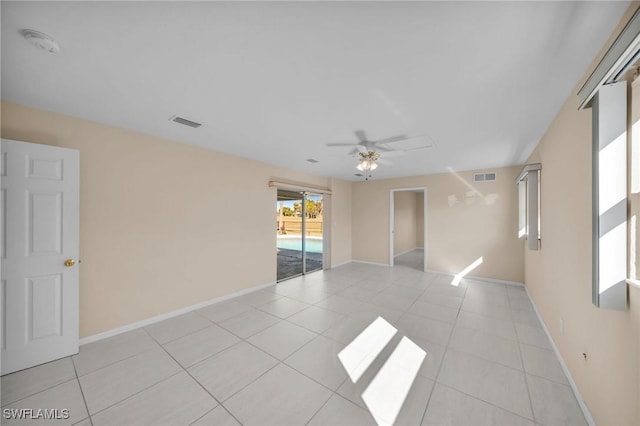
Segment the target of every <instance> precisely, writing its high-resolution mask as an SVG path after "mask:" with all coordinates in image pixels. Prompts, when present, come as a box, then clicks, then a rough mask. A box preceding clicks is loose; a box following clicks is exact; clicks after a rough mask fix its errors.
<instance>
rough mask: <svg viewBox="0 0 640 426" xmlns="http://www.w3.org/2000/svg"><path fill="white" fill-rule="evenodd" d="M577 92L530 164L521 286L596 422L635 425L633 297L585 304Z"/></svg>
mask: <svg viewBox="0 0 640 426" xmlns="http://www.w3.org/2000/svg"><path fill="white" fill-rule="evenodd" d="M635 8H637V3H636V4H634V5H633V6H632V9H630V11H629V13H627V15H626V18H625V19H624V20H623V22H622V23H621V24H620V26H619V27H618V30H617V31H619V30H620V29H622V27H623V25H624V22H626V21H627V20H628V19H629V18H630V16H631V14H632V12H633V11H634V10H635ZM614 38H615V34H614V35H612V37H611V39H610V41H609V43H611V42H612V41H613V39H614ZM604 51H605V49H603V50H602V52H601V54H600V56H598V57H597V58H595V60H594V62H593V63H592V66H591V67H590V69H589V71H588V72H587V73H585V76H584V77H583V81H584V79H586V77H587V76H588V75H589V74H590V72H591V71H592V70H593V68H594V67H595V64H597V62H598V61H599V60H600V58H601V55H602V54H604ZM581 85H582V81H581V82H579V83H578V84H577V85H576V88H575V90H574V91H573V92H572V93H571V95H570V96H569V98H568V100H567V102H566V103H565V105H564V107H563V108H562V110H561V111H560V112H559V114H558V115H557V117H556V118H555V120H554V122H553V123H552V125H551V126H550V128H549V129H548V131H547V133H546V134H545V136H544V137H543V139H542V140H541V141H540V143H539V144H538V146H537V148H536V150H535V152H534V153H533V154H532V156H531V158H530V159H529V162H541V163H542V172H541V226H542V229H541V238H542V248H541V250H540V251H538V252H536V251H529V250H526V249H525V283H526V285H527V287H528V290H529V293H530V294H531V296H532V298H533V300H534V302H535V304H536V306H537V307H538V309H539V310H540V312H541V315H542V317H543V319H544V322H545V324H546V325H547V327H548V329H549V330H550V332H551V334H552V336H553V340H554V341H555V343H556V345H557V346H558V348H559V350H560V352H561V354H562V357H563V359H564V361H565V362H566V364H567V366H568V368H569V370H570V371H571V375H572V377H573V379H574V380H575V382H576V384H577V386H578V389H579V390H580V393H581V394H582V396H583V398H584V400H585V402H586V404H587V406H588V408H589V410H590V412H591V414H592V415H593V417H594V419H595V422H596V423H597V424H599V425H638V424H640V412H639V410H640V408H639V407H640V389H639V384H638V383H639V381H640V377H639V375H638V370H639V368H640V356H639V354H638V339H639V330H640V293H639V292H640V290H638V289H636V288H630V290H629V296H630V298H629V299H630V307H629V310H627V311H623V312H617V311H608V310H603V309H597V308H596V307H594V306H593V304H592V303H591V256H592V253H591V110H589V109H587V110H583V111H579V110H578V97H577V96H576V93H577V90H578V88H579V87H581ZM561 320H563V321H564V333H561V330H560V321H561ZM582 353H586V354H587V360H585V359H584V358H583V356H582Z"/></svg>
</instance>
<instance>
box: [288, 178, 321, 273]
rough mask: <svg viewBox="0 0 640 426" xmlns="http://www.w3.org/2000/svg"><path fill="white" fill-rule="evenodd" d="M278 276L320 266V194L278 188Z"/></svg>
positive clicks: (315, 269)
mask: <svg viewBox="0 0 640 426" xmlns="http://www.w3.org/2000/svg"><path fill="white" fill-rule="evenodd" d="M276 223H277V228H276V229H277V240H276V241H277V251H278V255H277V262H278V263H277V279H278V281H282V280H286V279H289V278H293V277H296V276H299V275H303V274H306V273H308V272H313V271H317V270H321V269H322V247H323V239H322V235H323V231H324V227H323V219H322V195H317V194H308V193H305V192H295V191H287V190H283V189H278V198H277V201H276Z"/></svg>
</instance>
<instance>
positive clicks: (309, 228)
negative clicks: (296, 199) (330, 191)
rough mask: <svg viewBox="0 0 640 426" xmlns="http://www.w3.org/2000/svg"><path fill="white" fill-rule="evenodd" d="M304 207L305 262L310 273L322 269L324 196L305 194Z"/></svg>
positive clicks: (306, 270) (306, 271) (306, 269)
mask: <svg viewBox="0 0 640 426" xmlns="http://www.w3.org/2000/svg"><path fill="white" fill-rule="evenodd" d="M304 206H305V209H304V213H305V214H304V239H303V241H304V262H305V273H308V272H312V271H318V270H321V269H322V250H323V246H322V235H323V230H324V229H323V216H322V195H321V194H310V193H307V194H305V197H304Z"/></svg>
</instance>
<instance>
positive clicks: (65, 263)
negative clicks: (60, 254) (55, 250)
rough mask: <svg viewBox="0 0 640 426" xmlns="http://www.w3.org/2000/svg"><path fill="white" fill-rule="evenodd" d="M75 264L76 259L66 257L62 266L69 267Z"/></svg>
mask: <svg viewBox="0 0 640 426" xmlns="http://www.w3.org/2000/svg"><path fill="white" fill-rule="evenodd" d="M75 264H76V261H75V260H73V259H67V260H65V261H64V266H66V267H67V268H71V267H72V266H73V265H75Z"/></svg>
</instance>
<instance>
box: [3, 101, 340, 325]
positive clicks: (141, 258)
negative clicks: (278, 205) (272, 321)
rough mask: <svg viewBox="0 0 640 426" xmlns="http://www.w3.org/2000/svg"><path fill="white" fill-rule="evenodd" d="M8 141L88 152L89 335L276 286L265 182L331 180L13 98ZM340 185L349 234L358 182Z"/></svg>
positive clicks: (84, 216)
mask: <svg viewBox="0 0 640 426" xmlns="http://www.w3.org/2000/svg"><path fill="white" fill-rule="evenodd" d="M2 137H3V138H6V139H15V140H21V141H27V142H35V143H41V144H46V145H53V146H61V147H67V148H74V149H77V150H79V151H80V188H81V189H80V253H81V259H82V265H81V266H80V336H81V337H84V336H89V335H93V334H96V333H100V332H103V331H107V330H110V329H113V328H115V327H119V326H123V325H126V324H130V323H133V322H135V321H139V320H143V319H147V318H150V317H153V316H155V315H159V314H163V313H166V312H170V311H173V310H176V309H179V308H183V307H186V306H190V305H192V304H195V303H198V302H203V301H206V300H209V299H212V298H216V297H220V296H224V295H227V294H230V293H233V292H237V291H240V290H243V289H246V288H250V287H254V286H258V285H261V284H267V283H273V282H275V279H276V232H275V222H274V211H275V202H276V189H275V188H269V187H268V185H267V184H268V181H269V180H270V179H272V178H278V179H289V180H293V181H298V182H305V183H308V184H315V185H322V186H327V185H329V179H327V178H323V177H316V176H312V175H307V174H303V173H298V172H294V171H291V170H287V169H284V168H278V167H274V166H270V165H267V164H264V163H260V162H257V161H251V160H246V159H242V158H239V157H235V156H231V155H226V154H222V153H219V152H215V151H211V150H206V149H202V148H196V147H192V146H189V145H185V144H180V143H176V142H172V141H167V140H163V139H159V138H156V137H152V136H148V135H144V134H140V133H136V132H132V131H128V130H124V129H119V128H114V127H110V126H104V125H100V124H96V123H93V122H89V121H86V120H81V119H77V118H72V117H68V116H63V115H59V114H55V113H51V112H47V111H42V110H36V109H31V108H27V107H24V106H20V105H16V104H11V103H6V102H3V103H2ZM334 184H335V186H336V193H335V202H334V203H333V209H335V210H337V211H339V212H340V213H339V214H336V215H335V216H336V217H338V218H339V222H338V223H339V224H340V226H343V229H344V230H345V231H348V227H344V225H343V224H344V223H346V222H350V221H351V218H350V217H349V210H348V206H350V202H346V200H348V198H349V190H350V184H349V183H343V182H339V181H334ZM345 202H346V206H347V209H344V207H343V206H344V205H345V204H344V203H345ZM230 213H232V214H230ZM349 240H350V234H341V236H340V238H337V239H336V242H335V247H334V249H335V251H336V256H335V257H336V260H340V259H345V258H347V257H349V254H348V253H349V252H350V249H349V245H350V242H349Z"/></svg>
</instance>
